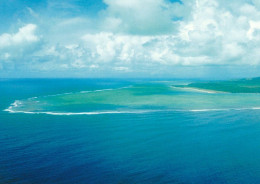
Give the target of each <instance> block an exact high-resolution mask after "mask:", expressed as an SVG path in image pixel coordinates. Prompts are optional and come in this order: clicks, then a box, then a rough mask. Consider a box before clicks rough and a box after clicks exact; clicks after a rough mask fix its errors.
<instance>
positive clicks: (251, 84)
mask: <svg viewBox="0 0 260 184" xmlns="http://www.w3.org/2000/svg"><path fill="white" fill-rule="evenodd" d="M173 87H178V88H185V89H195V90H204V91H207V92H209V93H211V92H228V93H260V77H257V78H247V79H239V80H227V81H209V82H193V83H190V84H186V85H173Z"/></svg>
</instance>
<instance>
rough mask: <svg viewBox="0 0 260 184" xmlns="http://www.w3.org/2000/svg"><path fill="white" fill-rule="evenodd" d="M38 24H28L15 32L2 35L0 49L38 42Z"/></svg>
mask: <svg viewBox="0 0 260 184" xmlns="http://www.w3.org/2000/svg"><path fill="white" fill-rule="evenodd" d="M36 28H37V26H36V25H35V24H27V25H25V26H24V27H21V28H19V31H18V32H17V33H15V34H8V33H5V34H2V35H0V49H1V48H5V47H10V46H15V45H20V44H26V43H32V42H37V41H38V40H39V38H38V37H37V36H36V35H35V31H36Z"/></svg>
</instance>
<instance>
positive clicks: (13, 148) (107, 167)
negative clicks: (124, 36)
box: [0, 79, 260, 184]
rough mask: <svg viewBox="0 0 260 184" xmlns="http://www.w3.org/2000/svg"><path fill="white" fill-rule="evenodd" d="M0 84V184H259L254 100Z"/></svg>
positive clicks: (142, 86) (259, 107)
mask: <svg viewBox="0 0 260 184" xmlns="http://www.w3.org/2000/svg"><path fill="white" fill-rule="evenodd" d="M182 83H184V82H182V81H155V80H153V81H152V80H114V79H107V80H104V79H103V80H102V79H16V80H14V79H1V81H0V110H1V112H0V183H22V184H23V183H25V184H27V183H28V184H29V183H44V184H46V183H68V184H71V183H82V184H83V183H259V182H260V156H259V155H260V146H259V142H260V95H259V94H242V93H241V94H239V93H238V94H232V93H212V92H211V91H210V92H208V91H198V90H192V89H182V88H174V87H172V85H174V84H182Z"/></svg>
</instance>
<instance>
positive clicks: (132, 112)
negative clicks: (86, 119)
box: [4, 109, 160, 116]
mask: <svg viewBox="0 0 260 184" xmlns="http://www.w3.org/2000/svg"><path fill="white" fill-rule="evenodd" d="M4 111H7V112H9V113H24V114H49V115H63V116H64V115H66V116H70V115H99V114H143V113H149V112H158V111H160V110H140V111H138V110H137V111H96V112H31V111H14V110H11V109H5V110H4Z"/></svg>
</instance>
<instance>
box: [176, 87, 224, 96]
mask: <svg viewBox="0 0 260 184" xmlns="http://www.w3.org/2000/svg"><path fill="white" fill-rule="evenodd" d="M171 87H172V88H176V89H183V90H186V91H196V92H201V93H210V94H215V93H227V92H224V91H216V90H210V89H202V88H195V87H177V86H171Z"/></svg>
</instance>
